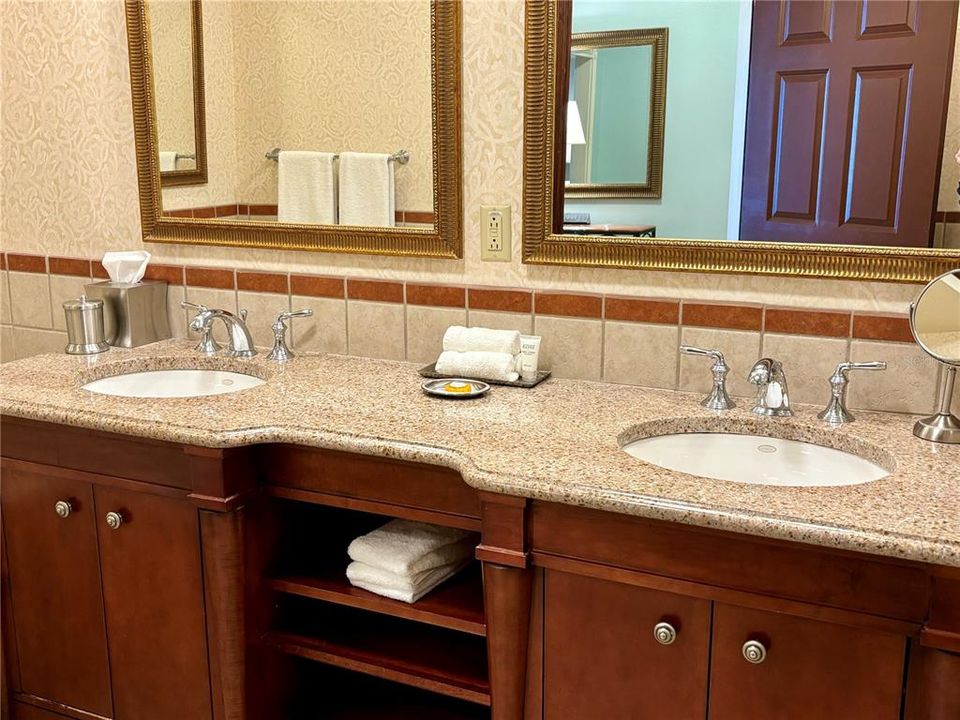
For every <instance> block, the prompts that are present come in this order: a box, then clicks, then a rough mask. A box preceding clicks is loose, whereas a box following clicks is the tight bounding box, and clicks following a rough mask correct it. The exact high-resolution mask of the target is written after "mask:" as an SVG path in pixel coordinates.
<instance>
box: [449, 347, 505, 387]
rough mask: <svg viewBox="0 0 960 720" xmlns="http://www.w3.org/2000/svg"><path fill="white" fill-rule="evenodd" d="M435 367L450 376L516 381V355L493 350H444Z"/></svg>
mask: <svg viewBox="0 0 960 720" xmlns="http://www.w3.org/2000/svg"><path fill="white" fill-rule="evenodd" d="M435 369H436V371H437V372H438V373H440V374H441V375H447V376H450V377H454V376H457V377H467V378H479V379H481V380H500V381H502V382H516V380H517V378H519V377H520V373H519V372H517V357H516V356H515V355H511V354H510V353H495V352H454V351H452V350H445V351H443V352H442V353H440V357H439V358H437V364H436V366H435Z"/></svg>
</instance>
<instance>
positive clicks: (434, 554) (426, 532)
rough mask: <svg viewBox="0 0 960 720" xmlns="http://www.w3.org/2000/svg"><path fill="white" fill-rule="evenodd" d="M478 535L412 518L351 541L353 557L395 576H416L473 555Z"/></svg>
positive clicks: (348, 551)
mask: <svg viewBox="0 0 960 720" xmlns="http://www.w3.org/2000/svg"><path fill="white" fill-rule="evenodd" d="M476 545H477V539H476V535H475V534H473V533H470V532H468V531H466V530H458V529H457V528H448V527H441V526H439V525H430V524H429V523H422V522H415V521H413V520H391V521H390V522H388V523H387V524H386V525H383V526H382V527H379V528H377V529H376V530H373V531H372V532H368V533H367V534H366V535H361V536H360V537H358V538H357V539H355V540H354V541H353V542H352V543H350V547H348V548H347V554H348V555H349V556H350V559H351V560H356V561H358V562H362V563H364V564H366V565H370V566H372V567H376V568H380V569H381V570H387V571H388V572H392V573H394V574H396V575H416V574H417V573H419V572H423V571H424V570H430V569H432V568H435V567H439V566H441V565H449V564H450V563H453V562H457V561H459V560H461V559H463V558H469V557H471V556H472V555H473V551H474V548H475V547H476Z"/></svg>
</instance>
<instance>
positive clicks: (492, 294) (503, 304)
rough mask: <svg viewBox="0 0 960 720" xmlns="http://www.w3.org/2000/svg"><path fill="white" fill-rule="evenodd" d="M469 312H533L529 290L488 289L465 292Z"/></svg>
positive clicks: (476, 288)
mask: <svg viewBox="0 0 960 720" xmlns="http://www.w3.org/2000/svg"><path fill="white" fill-rule="evenodd" d="M467 293H468V296H469V303H470V309H471V310H495V311H498V312H517V313H528V312H530V311H531V310H533V293H532V292H531V291H530V290H500V289H498V288H490V287H472V288H469V289H468V290H467Z"/></svg>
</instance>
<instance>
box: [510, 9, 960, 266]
mask: <svg viewBox="0 0 960 720" xmlns="http://www.w3.org/2000/svg"><path fill="white" fill-rule="evenodd" d="M577 3H578V0H572V1H571V0H529V1H528V2H527V4H526V38H525V39H526V44H525V65H524V197H523V261H524V262H525V263H532V264H545V265H572V266H595V267H611V268H643V269H651V270H671V271H695V272H718V273H751V274H766V275H784V276H794V277H833V278H849V279H861V280H885V281H896V282H922V281H927V280H929V279H931V278H933V277H936V276H938V275H940V274H942V273H943V272H946V271H948V270H950V269H953V268H955V267H957V266H958V265H960V248H958V247H943V246H940V245H938V243H942V242H943V238H944V233H943V231H942V227H940V228H938V227H937V222H941V221H938V220H937V218H938V217H939V218H943V217H947V218H948V221H949V216H957V215H958V213H957V212H955V211H956V210H958V209H960V204H958V201H957V196H956V192H955V186H956V181H955V180H954V181H953V184H952V185H953V186H952V187H948V188H947V190H944V189H943V188H942V187H941V188H940V189H939V197H940V202H943V200H942V198H944V197H946V198H947V199H948V201H949V202H950V203H953V204H954V205H956V206H955V207H951V206H947V207H946V208H944V207H940V206H938V184H941V179H940V178H941V170H942V169H944V170H945V172H944V173H943V177H944V179H945V183H946V184H947V185H949V184H950V181H949V179H948V177H949V173H950V172H953V170H952V169H950V170H949V172H946V169H947V168H948V165H949V163H952V162H954V160H953V151H951V152H949V153H948V152H946V150H947V149H948V148H945V146H944V135H945V128H946V127H947V125H948V111H949V112H950V113H958V112H960V108H955V107H954V103H950V102H949V97H950V95H949V89H950V79H951V78H950V72H951V68H952V65H951V58H952V56H953V47H954V43H955V35H956V30H955V29H956V18H957V3H955V2H954V3H924V4H921V5H920V6H919V8H918V9H919V12H920V13H921V14H924V15H925V17H923V18H920V17H919V16H918V17H914V16H911V18H910V19H909V23H908V25H909V27H905V28H900V27H899V26H898V28H899V29H898V30H897V31H896V32H893V31H891V30H890V29H889V28H887V27H886V26H885V25H884V24H883V23H884V22H885V21H884V20H883V18H881V17H879V16H877V17H874V15H872V14H871V13H873V9H871V5H870V4H867V3H853V2H845V3H830V4H828V5H827V6H825V7H827V8H828V9H829V13H826V14H824V15H823V16H822V18H821V15H819V14H810V15H806V16H804V17H802V18H801V17H800V16H797V17H792V16H791V13H801V14H802V11H803V7H802V5H803V4H798V3H789V2H769V3H749V2H737V3H730V2H723V0H716V1H714V0H708V2H701V3H669V2H662V3H656V2H644V3H616V2H609V3H605V2H602V1H597V0H594V1H593V2H587V3H581V6H583V7H590V8H591V9H592V10H593V11H594V14H593V16H592V17H591V18H590V20H591V22H592V23H593V24H592V25H589V24H587V23H580V24H578V23H577V22H576V20H575V15H576V7H577ZM654 6H662V7H661V8H660V9H661V10H664V11H666V10H669V11H671V12H680V11H687V12H688V13H696V14H697V15H698V17H697V18H696V19H697V21H698V22H700V23H701V25H705V26H706V27H701V28H700V29H699V30H698V31H697V32H696V33H693V32H688V31H686V30H684V29H683V28H681V27H680V26H679V25H676V24H675V23H674V22H673V20H672V19H671V20H670V21H667V20H665V19H664V18H663V17H662V16H657V15H641V14H639V13H643V12H645V11H646V10H647V9H649V8H652V7H654ZM598 8H599V9H601V10H603V9H606V8H610V9H619V10H620V11H626V12H630V13H633V14H632V15H631V16H630V17H627V18H626V19H621V21H620V22H621V24H620V25H619V26H618V25H617V24H616V23H607V24H603V22H602V21H601V20H598V14H597V13H596V12H595V11H596V10H597V9H598ZM874 8H875V4H874ZM714 11H715V12H714ZM720 14H726V16H727V17H726V20H725V22H727V24H728V26H729V29H728V33H727V35H726V36H724V35H723V34H722V33H721V32H719V30H720V27H721V18H720V17H719V15H720ZM811 18H812V20H811ZM821 19H822V21H823V22H824V23H827V25H826V26H825V27H827V29H828V30H829V32H823V33H814V30H816V28H808V27H807V25H808V24H809V23H807V24H804V23H806V22H807V21H808V20H810V21H811V22H812V21H817V22H819V21H820V20H821ZM660 26H662V27H666V28H668V31H669V37H670V47H669V55H670V57H669V60H668V64H669V67H670V73H669V77H668V80H667V88H666V113H665V130H664V155H663V161H664V165H663V191H662V195H661V197H660V198H603V199H597V200H594V201H593V205H591V206H590V207H588V208H586V209H585V208H584V205H585V204H586V203H587V202H589V201H590V199H589V198H577V197H569V196H568V195H567V193H566V192H565V187H564V185H565V173H564V171H565V167H564V166H565V160H566V157H565V156H566V147H565V146H566V132H567V128H566V124H567V122H566V121H567V102H568V97H567V95H568V91H569V86H570V55H571V49H572V47H574V41H573V37H574V33H575V32H577V33H579V32H581V31H584V32H586V31H590V32H603V31H609V30H616V29H618V27H621V28H622V27H660ZM799 27H804V28H806V30H804V33H806V32H807V30H809V31H810V35H809V37H808V36H807V35H804V36H803V37H800V35H797V37H793V36H790V37H782V36H783V34H784V33H787V35H790V32H792V31H790V28H799ZM785 28H786V29H785ZM864 28H866V30H864ZM867 31H869V34H870V35H871V41H870V42H871V44H872V43H877V42H890V43H892V45H891V51H890V52H891V53H893V52H894V51H895V52H901V50H902V51H903V52H914V53H916V54H917V63H919V64H917V65H916V67H917V68H918V69H922V71H923V77H920V75H919V74H917V73H914V75H912V76H911V77H912V80H911V83H910V84H908V83H906V82H905V76H904V75H903V73H900V72H899V71H897V72H892V71H890V69H889V67H887V66H888V65H889V62H888V63H886V64H885V65H884V66H883V67H879V66H878V67H871V66H870V65H869V64H868V63H867V61H866V60H865V59H863V58H860V57H858V56H856V55H855V52H856V48H866V47H867V44H865V43H863V42H860V43H857V42H856V39H857V38H859V37H860V35H861V34H864V33H867ZM796 32H800V31H799V30H798V31H796ZM778 33H779V35H778ZM801 34H803V33H801ZM723 37H727V38H728V41H727V46H726V47H725V48H724V49H723V53H724V54H720V53H719V51H717V49H716V48H715V47H713V46H710V50H709V51H710V52H711V53H712V54H710V55H707V56H705V57H709V58H710V62H706V61H705V60H704V57H698V56H696V55H691V56H690V58H689V60H691V62H688V64H689V65H690V66H691V69H689V70H688V71H685V69H684V67H683V63H682V62H681V56H682V55H683V54H685V53H694V52H695V51H696V50H697V49H698V48H703V47H706V45H707V44H708V43H710V42H720V41H722V39H723ZM904 37H909V38H910V42H909V43H908V42H905V41H904V40H903V38H904ZM814 40H815V41H816V42H814ZM834 41H836V42H840V41H843V42H847V41H849V43H850V48H849V51H850V52H849V53H847V54H846V55H845V57H847V58H848V63H849V64H850V67H847V68H840V67H838V68H833V69H831V78H833V79H832V81H831V83H825V82H823V73H819V74H818V68H819V66H813V65H811V66H810V68H807V67H806V66H804V65H803V64H802V63H798V64H795V65H793V66H788V65H787V64H786V63H785V62H782V61H781V57H780V56H778V55H777V54H776V53H777V51H778V50H782V49H783V48H789V50H790V52H791V53H793V54H798V53H800V52H802V51H804V50H805V49H807V50H809V49H816V48H818V47H819V46H818V43H825V42H834ZM872 47H874V48H875V46H872ZM705 52H706V51H705ZM811 52H813V50H811ZM820 52H821V53H822V52H823V49H822V48H821V49H820ZM684 57H685V56H684ZM813 57H816V56H815V55H814V56H813ZM823 57H824V56H823V55H821V56H820V60H819V62H820V63H821V64H822V62H824V61H823V59H822V58H823ZM886 57H887V58H888V60H889V58H890V57H894V55H891V54H890V53H887V55H886ZM896 57H899V56H896ZM757 58H762V59H765V64H763V65H755V62H757V60H756V59H757ZM921 60H922V62H921ZM890 62H892V61H890ZM904 62H907V63H909V62H912V61H911V60H910V59H909V58H905V59H904ZM725 63H726V65H728V66H729V69H730V73H729V78H727V79H726V80H724V81H723V82H720V81H719V80H717V77H716V73H717V72H719V71H720V70H722V69H723V68H724V66H725V65H724V64H725ZM778 63H780V64H778ZM685 72H686V73H687V74H686V75H684V73H685ZM693 81H698V82H699V83H700V84H699V85H696V84H693V85H692V84H691V82H693ZM958 83H960V78H954V87H955V88H956V86H957V84H958ZM691 88H692V92H691ZM748 90H749V92H748ZM721 91H722V92H723V93H725V95H724V97H723V98H718V95H717V94H716V93H719V92H721ZM684 93H687V94H684ZM830 93H835V95H834V94H830ZM910 93H913V94H912V96H909V97H908V95H909V94H910ZM827 94H830V95H829V97H827ZM748 95H749V97H750V98H751V99H752V98H761V99H762V97H764V96H766V97H767V102H768V103H772V104H771V105H770V107H760V106H758V107H757V108H751V107H749V106H748V103H747V98H748ZM690 97H693V98H695V99H696V100H697V102H699V103H700V104H699V105H697V104H691V101H690V99H689V98H690ZM851 99H854V100H857V102H860V101H862V102H863V103H867V104H869V103H873V106H872V108H871V107H867V105H864V106H863V107H858V106H857V103H853V104H852V105H851ZM721 100H723V102H721ZM737 103H740V104H739V105H737ZM775 105H776V106H778V107H780V108H781V109H782V110H783V112H782V113H780V114H779V116H778V113H777V112H774V109H775V107H774V106H775ZM827 107H829V108H832V109H834V111H835V112H839V111H842V112H843V113H845V114H844V115H843V116H837V117H834V116H833V115H829V116H828V115H827V113H826V110H825V108H827ZM931 108H936V109H934V110H931ZM883 109H888V110H889V111H890V114H891V115H892V118H886V117H885V121H884V122H872V123H868V124H866V125H861V126H857V125H855V124H853V123H854V121H855V120H856V118H854V117H853V116H854V115H855V114H856V111H859V112H860V115H859V116H857V117H858V118H864V117H866V118H869V117H874V115H873V114H874V113H879V112H881V111H882V110H883ZM941 109H942V112H940V110H941ZM755 110H756V111H755ZM818 113H819V114H818ZM907 113H910V114H909V117H908V116H907ZM721 115H723V116H724V117H725V118H726V119H723V118H721V117H720V116H721ZM738 116H739V117H740V122H741V123H742V124H741V126H740V127H739V128H737V127H736V122H737V117H738ZM777 117H782V118H787V119H791V120H793V119H798V118H799V119H802V122H799V123H797V124H793V125H791V124H789V123H785V124H781V125H780V126H778V127H771V125H770V123H771V122H775V120H776V118H777ZM876 117H880V116H879V115H877V116H876ZM821 118H822V120H823V121H822V122H820V119H821ZM677 119H680V120H683V121H684V122H686V123H687V127H686V128H683V127H681V126H679V125H677V126H675V125H674V124H673V123H674V122H675V121H676V120H677ZM751 120H756V123H757V124H756V126H755V127H751ZM691 121H702V122H701V123H700V124H699V125H691ZM761 121H762V122H761ZM921 121H922V123H921ZM764 122H765V123H766V125H764V124H763V123H764ZM951 122H955V121H951ZM703 123H713V124H714V125H717V126H720V127H721V128H722V130H723V133H724V135H725V137H726V138H727V139H726V140H725V141H724V143H722V144H721V143H718V142H716V141H715V140H714V139H710V140H709V141H708V139H707V138H709V137H711V136H709V134H708V133H705V132H704V129H703V128H704V124H703ZM920 124H924V125H925V128H926V129H925V130H923V134H922V136H920V137H918V136H916V134H912V135H911V134H908V133H916V132H919V131H918V129H917V128H918V126H919V125H920ZM877 127H884V128H886V129H887V130H888V131H889V132H887V134H886V135H884V136H880V135H870V133H871V132H874V128H877ZM951 127H952V126H951ZM684 130H685V131H686V134H684ZM801 131H802V132H801ZM790 133H794V135H792V136H791V135H790ZM804 133H805V135H804ZM801 135H802V136H804V137H806V138H807V139H806V145H805V147H806V148H807V149H808V150H809V153H808V154H807V155H805V156H802V155H800V154H794V155H791V154H790V152H783V149H784V148H787V149H788V150H789V149H794V148H799V147H801V146H803V145H804V143H802V142H801V141H800V137H801ZM701 136H703V137H701ZM930 137H937V138H938V141H937V142H929V138H930ZM731 138H732V140H731ZM788 141H789V142H788ZM868 141H869V142H875V143H879V144H882V143H884V142H886V143H888V145H889V147H888V149H896V148H899V149H900V150H902V151H903V152H899V151H898V152H893V151H891V152H886V150H884V151H883V152H880V151H879V150H882V149H883V148H881V147H880V145H877V148H878V151H877V152H871V149H873V148H872V147H871V146H870V145H869V142H868ZM738 143H739V144H740V150H739V153H737V151H736V146H737V144H738ZM864 143H867V144H864ZM721 145H723V146H722V147H721ZM710 148H719V150H720V151H721V152H722V154H723V155H724V156H725V159H723V160H722V161H719V162H716V163H714V162H712V161H711V162H707V161H706V160H705V158H706V156H707V150H709V149H710ZM684 154H686V155H687V156H688V160H689V162H688V164H687V165H686V166H682V165H678V164H677V162H676V161H677V160H678V157H679V158H681V159H682V156H683V155H684ZM878 158H883V160H884V163H886V164H884V165H883V167H881V168H880V169H879V170H878V169H877V167H878V166H877V163H876V161H877V159H878ZM941 158H942V159H941ZM951 167H952V166H951ZM710 172H714V173H715V174H717V175H719V176H722V178H723V182H722V183H716V182H713V181H712V180H711V179H710V175H709V173H710ZM764 173H766V174H764ZM786 180H789V181H790V183H786V182H785V181H786ZM831 193H832V194H831ZM709 195H712V196H715V197H716V198H717V200H716V202H715V203H714V204H715V205H717V206H719V207H720V208H721V210H720V211H719V212H716V213H714V212H711V210H710V208H711V203H710V202H709V201H708V196H709ZM734 195H736V204H735V205H734V203H733V200H732V199H731V200H730V201H729V203H728V198H733V196H734ZM828 195H829V197H828ZM670 205H672V206H673V212H672V215H671V216H670V218H667V217H666V215H665V214H664V213H665V208H667V207H668V206H670ZM947 211H949V212H947ZM568 213H570V214H572V215H583V216H585V218H584V219H581V218H579V217H578V218H576V220H577V221H579V222H582V223H583V226H582V227H579V228H578V227H574V226H571V223H570V222H567V223H566V224H565V222H564V220H565V215H566V214H568ZM748 216H749V217H748ZM648 218H650V219H648ZM717 218H718V219H717ZM570 219H571V217H570V216H569V215H568V217H567V220H568V221H569V220H570ZM710 219H713V223H712V225H709V226H708V224H707V220H710ZM565 225H566V227H565ZM831 232H832V233H834V234H835V237H834V238H830V233H831Z"/></svg>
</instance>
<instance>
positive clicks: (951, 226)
mask: <svg viewBox="0 0 960 720" xmlns="http://www.w3.org/2000/svg"><path fill="white" fill-rule="evenodd" d="M943 247H944V248H950V249H951V250H960V223H947V224H946V225H945V226H944V228H943Z"/></svg>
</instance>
